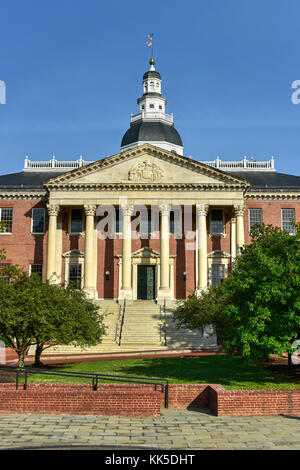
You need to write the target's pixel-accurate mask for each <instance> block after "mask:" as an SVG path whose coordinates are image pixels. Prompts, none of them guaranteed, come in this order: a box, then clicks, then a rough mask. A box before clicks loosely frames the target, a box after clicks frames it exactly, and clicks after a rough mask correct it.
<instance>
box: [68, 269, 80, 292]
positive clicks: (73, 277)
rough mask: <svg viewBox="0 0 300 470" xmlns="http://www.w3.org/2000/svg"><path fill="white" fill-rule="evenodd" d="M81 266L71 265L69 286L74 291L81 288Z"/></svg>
mask: <svg viewBox="0 0 300 470" xmlns="http://www.w3.org/2000/svg"><path fill="white" fill-rule="evenodd" d="M81 268H82V265H81V264H70V265H69V284H70V285H71V286H72V287H74V289H80V288H81V271H82V270H81Z"/></svg>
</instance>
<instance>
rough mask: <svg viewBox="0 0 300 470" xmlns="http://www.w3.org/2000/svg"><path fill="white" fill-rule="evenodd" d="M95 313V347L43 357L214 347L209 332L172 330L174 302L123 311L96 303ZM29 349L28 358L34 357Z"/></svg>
mask: <svg viewBox="0 0 300 470" xmlns="http://www.w3.org/2000/svg"><path fill="white" fill-rule="evenodd" d="M96 302H97V304H98V305H99V312H100V313H101V314H104V315H105V318H104V324H105V325H106V327H107V329H106V335H105V336H103V338H102V342H101V343H99V344H97V345H96V346H90V347H87V348H79V347H75V346H68V345H59V346H53V347H51V348H49V349H46V350H45V351H44V352H43V356H47V355H55V354H58V355H59V354H65V355H68V354H81V353H82V354H89V355H90V354H98V353H106V352H108V353H109V352H111V353H116V352H122V351H124V352H128V351H133V352H134V351H147V350H149V351H150V350H153V351H154V350H167V349H185V348H187V349H190V348H208V349H209V348H211V349H214V348H215V347H216V346H217V345H216V337H215V335H213V336H211V335H210V332H209V329H206V328H205V330H204V331H202V330H187V329H185V328H180V329H179V330H178V329H177V328H176V325H175V322H174V321H173V311H174V309H175V305H176V304H175V302H169V303H168V305H167V307H166V308H165V309H163V308H161V307H160V306H159V305H158V304H156V302H155V301H153V300H136V301H134V302H132V303H129V302H127V303H126V306H125V311H123V306H122V304H118V303H117V302H116V301H115V300H97V301H96ZM34 351H35V348H34V347H31V348H30V351H29V354H34Z"/></svg>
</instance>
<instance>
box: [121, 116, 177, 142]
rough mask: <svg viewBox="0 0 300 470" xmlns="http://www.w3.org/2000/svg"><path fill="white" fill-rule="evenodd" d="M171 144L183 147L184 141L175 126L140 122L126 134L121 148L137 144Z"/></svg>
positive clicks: (132, 125) (131, 126) (154, 122)
mask: <svg viewBox="0 0 300 470" xmlns="http://www.w3.org/2000/svg"><path fill="white" fill-rule="evenodd" d="M151 141H152V142H169V143H171V144H174V145H178V146H180V147H182V140H181V137H180V135H179V134H178V132H177V130H176V129H175V127H174V126H173V125H169V124H166V123H164V122H159V121H138V122H136V123H133V124H131V125H130V128H129V129H128V130H127V131H126V132H125V134H124V136H123V139H122V143H121V147H125V146H126V145H129V144H133V143H135V142H151Z"/></svg>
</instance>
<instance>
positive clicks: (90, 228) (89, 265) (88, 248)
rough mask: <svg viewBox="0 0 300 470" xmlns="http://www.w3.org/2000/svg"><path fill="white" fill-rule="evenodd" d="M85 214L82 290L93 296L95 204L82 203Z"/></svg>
mask: <svg viewBox="0 0 300 470" xmlns="http://www.w3.org/2000/svg"><path fill="white" fill-rule="evenodd" d="M84 211H85V215H86V223H85V253H84V290H85V291H86V293H87V294H88V295H89V297H91V298H94V297H95V287H94V271H95V267H94V264H95V263H96V262H97V260H96V259H95V257H94V220H95V213H96V206H95V205H92V204H87V205H84Z"/></svg>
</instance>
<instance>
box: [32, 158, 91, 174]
mask: <svg viewBox="0 0 300 470" xmlns="http://www.w3.org/2000/svg"><path fill="white" fill-rule="evenodd" d="M90 163H93V162H88V161H86V160H83V158H82V156H80V157H79V158H78V160H75V161H59V160H56V158H55V157H54V156H53V157H52V158H51V160H49V161H46V162H42V161H39V162H38V161H31V160H29V158H28V156H27V157H26V158H25V162H24V170H25V171H26V170H31V171H34V170H39V171H43V170H58V171H60V170H61V171H66V170H74V169H75V168H80V167H82V166H85V165H89V164H90Z"/></svg>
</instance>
